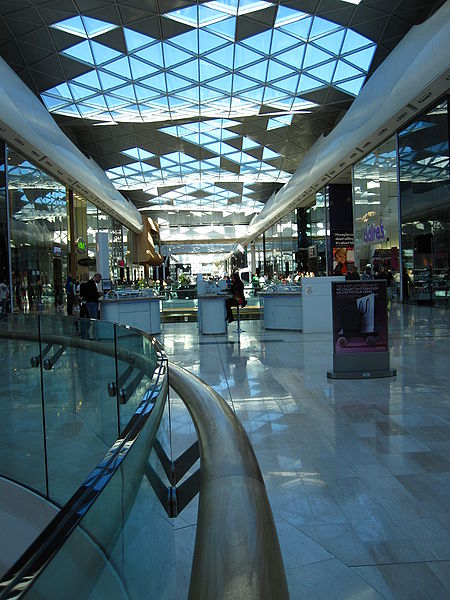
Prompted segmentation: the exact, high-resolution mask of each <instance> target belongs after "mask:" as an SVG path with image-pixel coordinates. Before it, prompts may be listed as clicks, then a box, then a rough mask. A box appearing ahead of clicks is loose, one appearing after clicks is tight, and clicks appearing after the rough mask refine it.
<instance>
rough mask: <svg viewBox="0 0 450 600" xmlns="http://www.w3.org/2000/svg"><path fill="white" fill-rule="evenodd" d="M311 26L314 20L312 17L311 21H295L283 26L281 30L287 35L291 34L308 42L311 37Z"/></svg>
mask: <svg viewBox="0 0 450 600" xmlns="http://www.w3.org/2000/svg"><path fill="white" fill-rule="evenodd" d="M311 25H312V18H311V17H310V18H309V19H302V20H301V21H295V22H294V23H288V24H287V25H283V26H282V27H281V30H282V31H285V32H286V33H291V34H292V35H294V36H295V37H297V38H299V39H300V40H303V41H305V42H306V41H307V40H308V37H309V32H310V30H311Z"/></svg>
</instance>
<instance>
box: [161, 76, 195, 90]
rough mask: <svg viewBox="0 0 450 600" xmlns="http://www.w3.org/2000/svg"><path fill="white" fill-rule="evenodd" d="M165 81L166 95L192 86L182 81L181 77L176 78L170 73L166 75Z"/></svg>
mask: <svg viewBox="0 0 450 600" xmlns="http://www.w3.org/2000/svg"><path fill="white" fill-rule="evenodd" d="M166 81H167V92H168V94H171V93H173V92H176V91H177V90H181V89H183V88H185V87H190V86H191V85H192V84H191V82H189V81H186V79H182V78H181V77H177V76H176V75H173V74H172V73H166Z"/></svg>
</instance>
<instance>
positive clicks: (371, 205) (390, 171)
mask: <svg viewBox="0 0 450 600" xmlns="http://www.w3.org/2000/svg"><path fill="white" fill-rule="evenodd" d="M396 146H397V142H396V136H392V137H391V138H390V139H389V140H387V141H386V142H385V143H384V144H382V145H381V146H379V147H378V148H377V149H376V150H375V151H374V152H371V153H370V154H368V155H367V156H366V157H365V158H363V159H362V160H361V161H360V162H358V163H356V164H355V165H354V167H353V201H354V209H353V210H354V234H355V256H356V265H357V267H358V268H359V271H360V272H363V271H364V270H365V267H366V266H367V265H370V268H371V271H372V274H376V273H379V272H380V271H383V270H386V271H389V270H390V271H391V272H392V275H393V276H395V279H396V280H397V281H398V280H399V268H400V267H399V245H400V244H399V223H398V219H399V213H398V179H397V147H396Z"/></svg>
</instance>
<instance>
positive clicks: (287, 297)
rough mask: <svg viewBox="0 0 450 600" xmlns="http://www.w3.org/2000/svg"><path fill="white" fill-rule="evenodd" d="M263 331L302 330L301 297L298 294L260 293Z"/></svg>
mask: <svg viewBox="0 0 450 600" xmlns="http://www.w3.org/2000/svg"><path fill="white" fill-rule="evenodd" d="M259 296H260V298H263V299H264V328H265V329H293V330H296V331H301V330H302V329H303V312H302V295H301V293H300V292H281V291H280V292H276V291H274V292H262V293H260V294H259Z"/></svg>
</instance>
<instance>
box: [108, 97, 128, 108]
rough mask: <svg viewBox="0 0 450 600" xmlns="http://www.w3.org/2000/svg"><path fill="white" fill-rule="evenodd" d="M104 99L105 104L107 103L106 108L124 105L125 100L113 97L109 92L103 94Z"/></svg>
mask: <svg viewBox="0 0 450 600" xmlns="http://www.w3.org/2000/svg"><path fill="white" fill-rule="evenodd" d="M105 100H106V104H107V105H108V108H110V109H114V108H119V107H121V106H124V104H126V102H125V100H123V99H120V98H115V97H114V96H110V95H109V94H105Z"/></svg>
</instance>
